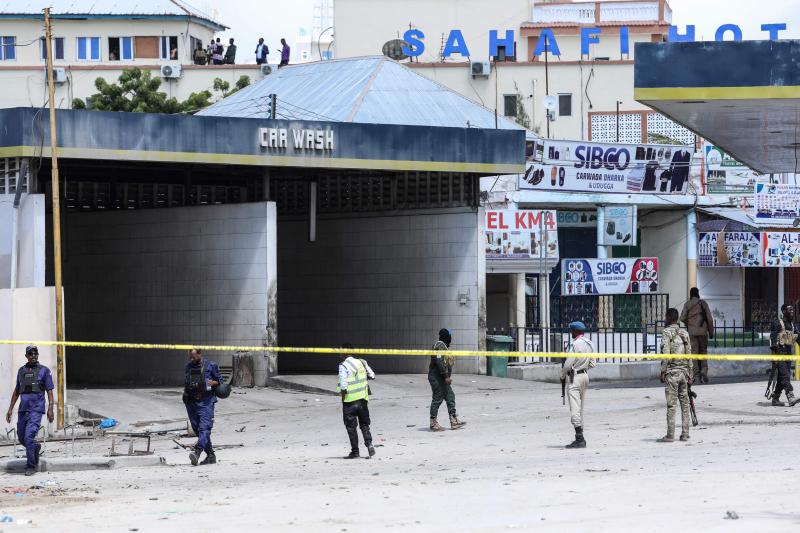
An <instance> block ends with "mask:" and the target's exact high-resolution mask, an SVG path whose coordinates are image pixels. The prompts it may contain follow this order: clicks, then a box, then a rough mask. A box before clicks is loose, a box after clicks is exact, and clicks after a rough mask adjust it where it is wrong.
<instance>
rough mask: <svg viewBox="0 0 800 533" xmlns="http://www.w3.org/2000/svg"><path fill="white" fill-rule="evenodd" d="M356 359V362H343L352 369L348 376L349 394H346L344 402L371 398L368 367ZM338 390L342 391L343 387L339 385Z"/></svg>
mask: <svg viewBox="0 0 800 533" xmlns="http://www.w3.org/2000/svg"><path fill="white" fill-rule="evenodd" d="M354 361H355V362H353V361H344V362H343V363H341V364H343V365H344V366H346V367H347V369H348V370H350V375H348V376H347V394H345V396H344V400H343V401H344V402H355V401H357V400H369V389H368V386H367V368H366V367H365V366H364V364H363V363H362V362H361V361H359V360H358V359H355V360H354ZM336 392H341V387H340V386H339V385H337V386H336Z"/></svg>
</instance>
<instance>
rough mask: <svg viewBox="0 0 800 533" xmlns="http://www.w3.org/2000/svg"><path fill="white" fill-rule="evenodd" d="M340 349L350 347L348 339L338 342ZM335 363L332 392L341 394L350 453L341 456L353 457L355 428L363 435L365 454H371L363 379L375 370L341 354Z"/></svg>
mask: <svg viewBox="0 0 800 533" xmlns="http://www.w3.org/2000/svg"><path fill="white" fill-rule="evenodd" d="M342 348H344V349H349V350H352V349H353V345H352V344H350V343H349V342H346V343H344V344H342ZM339 357H340V362H339V386H338V387H337V388H336V391H337V392H338V393H339V394H341V395H342V415H343V418H344V427H345V428H347V436H348V437H350V455H348V456H347V457H345V459H356V458H357V457H358V456H359V455H358V431H357V426H360V427H361V434H362V435H363V436H364V445H365V446H366V447H367V451H368V452H369V456H370V457H372V456H373V455H375V448H374V447H373V446H372V434H371V433H370V432H369V385H368V384H367V380H369V379H375V372H373V371H372V369H371V368H370V367H369V365H368V364H367V362H366V361H365V360H363V359H356V358H355V357H352V356H349V355H347V354H346V353H342V354H341V355H340V356H339Z"/></svg>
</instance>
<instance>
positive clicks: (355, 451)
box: [345, 450, 359, 459]
mask: <svg viewBox="0 0 800 533" xmlns="http://www.w3.org/2000/svg"><path fill="white" fill-rule="evenodd" d="M358 457H359V455H358V450H353V451H352V452H350V455H348V456H346V457H345V459H358Z"/></svg>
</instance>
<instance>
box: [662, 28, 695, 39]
mask: <svg viewBox="0 0 800 533" xmlns="http://www.w3.org/2000/svg"><path fill="white" fill-rule="evenodd" d="M667 40H668V41H669V42H671V43H693V42H694V24H687V25H686V33H684V34H680V33H678V27H677V26H670V27H669V34H667Z"/></svg>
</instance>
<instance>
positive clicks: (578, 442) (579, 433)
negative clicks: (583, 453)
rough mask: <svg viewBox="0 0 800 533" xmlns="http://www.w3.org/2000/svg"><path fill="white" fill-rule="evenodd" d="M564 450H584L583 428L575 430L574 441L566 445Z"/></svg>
mask: <svg viewBox="0 0 800 533" xmlns="http://www.w3.org/2000/svg"><path fill="white" fill-rule="evenodd" d="M566 448H586V441H585V440H584V438H583V428H582V427H576V428H575V440H574V441H572V443H570V444H567V446H566Z"/></svg>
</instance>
